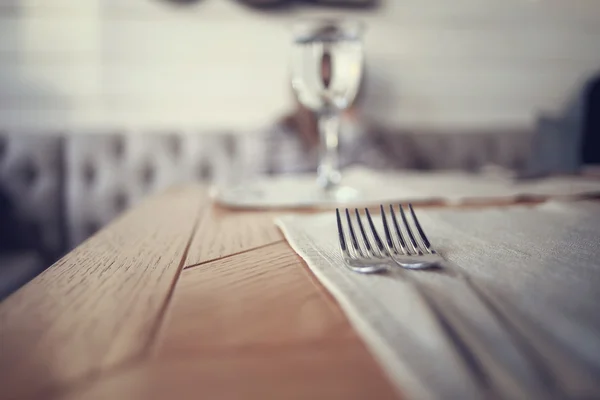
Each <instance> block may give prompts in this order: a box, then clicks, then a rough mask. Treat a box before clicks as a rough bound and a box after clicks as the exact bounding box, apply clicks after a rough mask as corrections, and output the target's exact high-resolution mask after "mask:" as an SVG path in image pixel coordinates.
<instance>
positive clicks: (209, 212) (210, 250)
mask: <svg viewBox="0 0 600 400" xmlns="http://www.w3.org/2000/svg"><path fill="white" fill-rule="evenodd" d="M276 215H277V213H273V212H257V211H237V212H236V211H229V210H226V209H222V208H219V207H215V206H213V207H208V208H206V210H205V211H204V215H203V216H202V218H201V222H200V223H199V224H198V227H197V228H196V234H195V235H194V240H193V242H192V245H191V247H190V251H189V253H188V257H187V259H186V261H185V266H186V267H189V266H193V265H198V264H201V263H205V262H207V261H211V260H216V259H219V258H222V257H226V256H230V255H232V254H237V253H240V252H243V251H247V250H250V249H254V248H256V247H259V246H265V245H268V244H271V243H274V242H278V241H283V240H284V239H283V235H282V234H281V233H280V232H279V229H278V228H277V227H276V226H275V224H273V218H274V217H275V216H276Z"/></svg>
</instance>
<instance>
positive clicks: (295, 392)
mask: <svg viewBox="0 0 600 400" xmlns="http://www.w3.org/2000/svg"><path fill="white" fill-rule="evenodd" d="M398 398H399V396H398V394H396V393H395V392H394V391H393V390H392V388H391V386H390V384H389V383H388V382H387V380H386V378H385V377H384V375H383V373H382V371H381V370H380V368H379V366H378V365H377V364H376V363H375V361H374V360H373V359H372V357H371V356H370V355H369V353H368V352H367V350H366V349H365V348H364V346H363V345H362V343H361V342H359V341H352V342H347V341H341V342H340V343H335V342H334V341H332V342H329V343H327V344H326V345H321V344H315V345H311V346H302V347H294V346H292V347H284V348H278V349H274V350H273V351H265V350H264V349H260V351H256V352H249V351H243V352H232V353H229V354H218V353H217V354H212V355H210V354H204V355H201V356H199V355H197V354H195V355H194V356H193V357H177V358H174V359H160V360H154V361H150V362H148V363H145V364H142V365H139V366H136V367H134V368H132V369H129V370H127V371H123V372H121V373H119V374H115V375H113V376H108V377H106V379H100V380H97V381H95V382H93V383H92V384H91V385H88V386H85V387H81V388H79V389H78V390H75V391H73V392H72V393H69V395H68V396H65V397H60V398H59V399H61V400H75V399H77V400H80V399H82V400H88V399H89V400H92V399H129V400H138V399H139V400H147V399H150V400H152V399H224V400H230V399H244V400H254V399H256V400H263V399H286V400H287V399H327V400H334V399H357V400H358V399H377V400H385V399H398Z"/></svg>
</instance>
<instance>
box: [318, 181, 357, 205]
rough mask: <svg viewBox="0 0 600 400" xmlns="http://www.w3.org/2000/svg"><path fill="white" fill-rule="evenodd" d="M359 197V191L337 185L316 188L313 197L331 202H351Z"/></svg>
mask: <svg viewBox="0 0 600 400" xmlns="http://www.w3.org/2000/svg"><path fill="white" fill-rule="evenodd" d="M359 198H360V195H359V191H358V190H356V189H354V188H352V187H350V186H343V185H337V186H334V187H331V188H327V189H318V188H317V189H316V192H315V199H316V200H317V201H326V202H332V203H351V202H355V201H356V200H358V199H359Z"/></svg>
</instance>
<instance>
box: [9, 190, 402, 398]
mask: <svg viewBox="0 0 600 400" xmlns="http://www.w3.org/2000/svg"><path fill="white" fill-rule="evenodd" d="M274 215H275V214H274V213H272V212H233V211H226V210H222V209H219V208H216V207H213V206H212V205H211V202H210V199H209V198H208V196H207V192H206V190H204V189H203V188H201V187H185V188H180V189H173V190H171V191H168V192H166V193H164V194H162V195H160V196H157V197H154V198H151V199H149V200H147V201H145V202H144V203H142V204H141V205H139V206H138V207H136V208H135V209H133V210H131V211H129V212H128V213H126V214H125V215H123V216H122V217H121V218H119V219H118V220H116V221H115V222H113V223H112V224H110V225H109V226H108V227H107V228H105V229H103V230H102V231H100V232H99V233H98V234H96V235H95V236H94V237H92V238H91V239H89V240H87V241H86V242H85V243H83V244H82V245H81V246H79V247H78V248H76V249H75V250H73V251H72V252H71V253H69V254H68V255H67V256H65V257H64V258H63V259H62V260H60V261H59V262H57V263H56V264H55V265H54V266H52V267H51V268H49V269H48V270H46V271H45V272H44V273H43V274H41V275H40V276H38V277H37V278H36V279H35V280H33V281H32V282H30V283H29V284H28V285H26V286H25V287H23V288H22V289H21V290H19V291H18V292H17V293H15V294H13V295H12V296H11V297H9V298H8V299H6V300H5V301H4V302H2V303H0V398H3V399H23V398H31V399H42V398H43V399H47V398H52V399H88V398H89V399H104V398H106V399H161V398H169V399H171V398H173V399H182V398H193V399H198V398H206V399H229V398H244V399H266V398H273V399H293V398H311V399H316V398H323V399H335V398H344V399H365V398H373V399H375V398H376V399H387V398H398V395H397V393H396V392H395V390H394V389H393V387H392V386H391V384H390V383H389V382H388V380H387V379H386V377H385V376H384V374H383V372H382V370H381V369H380V367H379V366H378V364H377V363H376V362H375V361H374V359H373V358H372V356H371V355H370V354H369V352H368V351H367V349H366V348H365V346H364V345H363V343H362V341H361V340H360V339H359V338H358V337H357V335H356V334H355V333H354V331H353V329H352V328H351V326H350V325H349V323H348V321H347V320H346V318H345V317H344V315H343V314H342V312H341V311H340V308H339V307H338V305H337V304H336V303H335V302H334V301H333V299H332V298H331V297H330V296H329V294H328V293H327V292H326V291H325V290H324V288H323V287H322V286H321V285H320V284H319V283H318V282H317V280H316V279H315V278H314V277H313V275H312V274H311V272H310V271H309V270H308V269H307V266H306V265H305V263H304V262H303V261H302V260H301V259H300V258H299V257H298V256H297V255H296V254H295V253H294V252H293V251H292V249H291V248H290V247H289V246H288V244H287V243H286V242H285V241H284V239H283V236H282V235H281V233H280V232H279V231H278V229H277V228H276V227H275V226H274V224H273V222H272V219H273V217H274Z"/></svg>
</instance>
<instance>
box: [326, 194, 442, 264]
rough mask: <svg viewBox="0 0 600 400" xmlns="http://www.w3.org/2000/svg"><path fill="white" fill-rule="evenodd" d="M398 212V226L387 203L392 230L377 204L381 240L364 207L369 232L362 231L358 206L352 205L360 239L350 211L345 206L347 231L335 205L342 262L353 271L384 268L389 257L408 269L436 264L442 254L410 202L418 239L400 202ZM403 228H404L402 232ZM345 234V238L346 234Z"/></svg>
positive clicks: (393, 213)
mask: <svg viewBox="0 0 600 400" xmlns="http://www.w3.org/2000/svg"><path fill="white" fill-rule="evenodd" d="M398 208H399V210H400V216H401V218H402V226H403V227H404V228H401V225H400V223H399V222H398V218H396V212H395V211H394V207H393V206H392V205H390V215H391V220H392V225H393V228H394V229H393V230H392V229H390V224H389V223H388V219H387V216H386V213H385V209H384V207H383V205H381V206H380V210H381V218H382V220H383V230H384V234H385V241H383V240H381V237H380V235H379V233H378V232H377V229H376V228H375V224H374V223H373V218H372V217H371V214H370V213H369V210H368V209H367V208H365V215H366V216H367V222H368V225H369V228H370V236H372V238H373V240H371V238H370V237H369V234H367V232H366V231H365V228H364V224H363V222H362V219H361V216H360V213H359V212H358V209H357V208H355V209H354V214H355V219H356V222H357V225H358V228H359V231H360V234H361V236H360V237H361V238H362V241H361V240H359V237H358V236H357V235H356V231H355V229H354V224H353V223H352V218H351V217H350V212H349V211H348V209H347V208H346V209H345V214H346V224H347V225H348V232H347V233H346V232H345V231H344V227H343V224H342V217H341V215H340V210H339V209H336V217H337V227H338V236H339V240H340V249H341V252H342V257H343V258H344V261H345V264H346V265H347V266H348V267H349V268H350V269H351V270H353V271H355V272H360V273H365V274H369V273H378V272H383V271H385V270H387V269H388V268H389V266H390V264H391V263H390V261H392V262H393V263H395V264H397V265H399V266H401V267H403V268H408V269H427V268H434V267H438V266H439V265H440V263H441V262H442V261H443V258H442V257H441V256H440V255H439V254H438V253H437V252H436V251H435V250H434V249H433V247H432V246H431V242H430V241H429V239H428V238H427V236H426V235H425V232H424V231H423V228H422V227H421V224H420V223H419V220H418V218H417V216H416V214H415V211H414V210H413V207H412V205H411V204H409V205H408V208H409V211H410V214H411V217H412V221H413V225H414V227H415V228H416V231H417V233H418V235H419V240H417V237H416V236H415V234H414V233H413V228H412V227H411V224H410V223H409V222H408V219H407V217H406V214H405V212H404V209H403V207H402V205H398ZM403 231H404V232H403ZM348 236H349V239H350V240H349V241H348V240H347V237H348Z"/></svg>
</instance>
